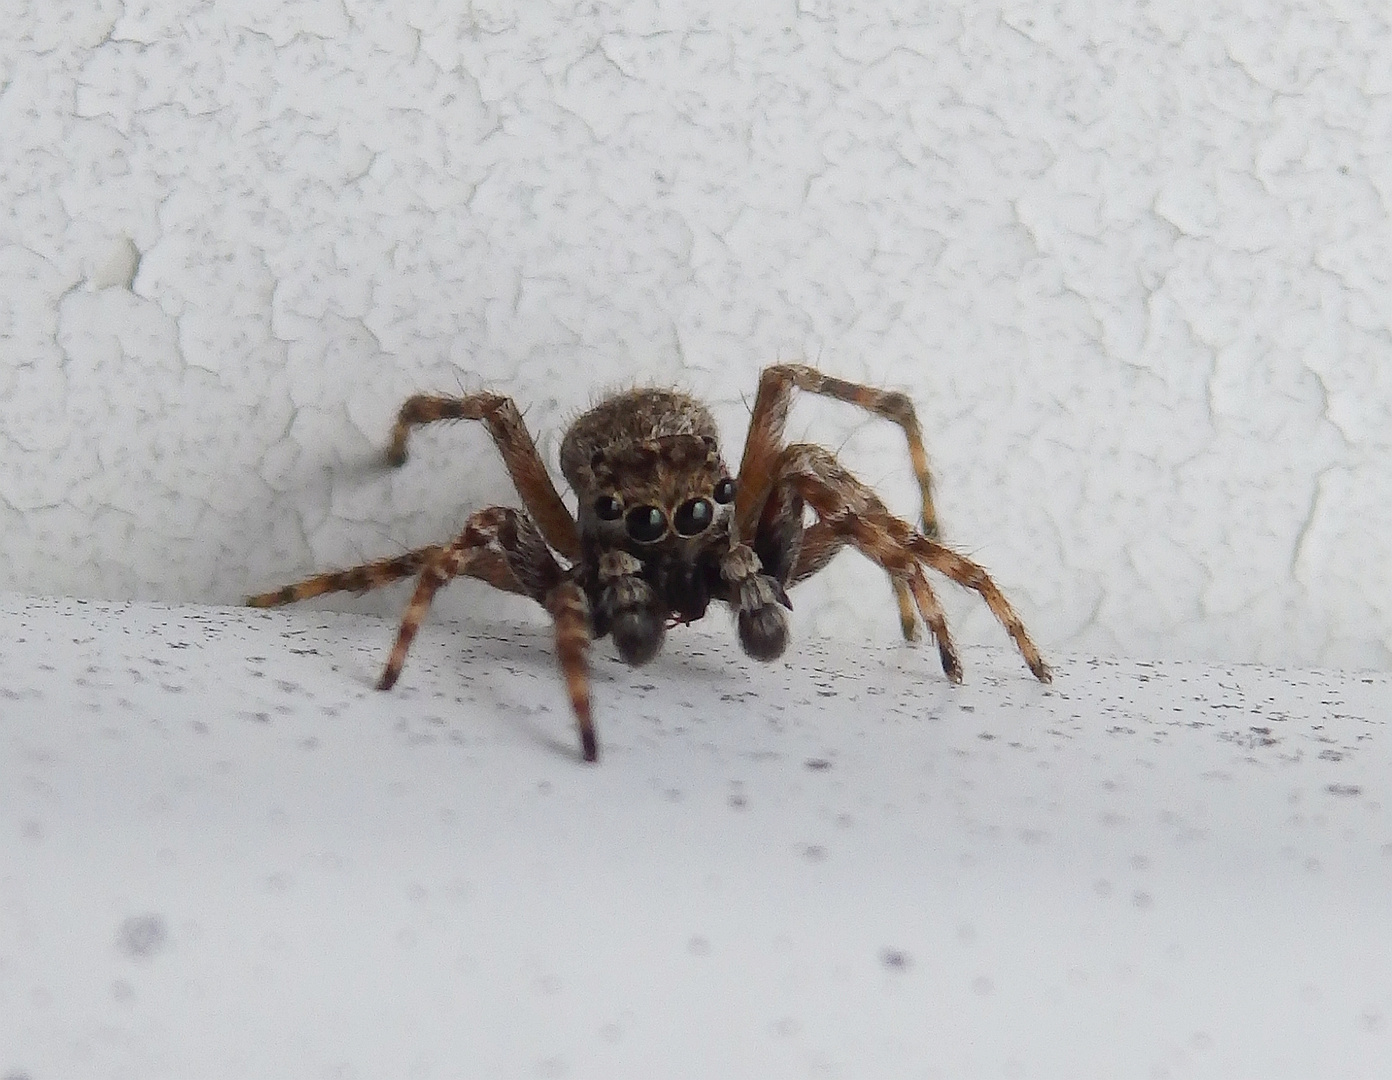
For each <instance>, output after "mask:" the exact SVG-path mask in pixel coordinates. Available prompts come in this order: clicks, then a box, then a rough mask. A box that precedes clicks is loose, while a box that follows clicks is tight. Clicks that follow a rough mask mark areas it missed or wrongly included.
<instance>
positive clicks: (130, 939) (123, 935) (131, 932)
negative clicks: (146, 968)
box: [116, 915, 169, 960]
mask: <svg viewBox="0 0 1392 1080" xmlns="http://www.w3.org/2000/svg"><path fill="white" fill-rule="evenodd" d="M168 937H169V934H168V932H167V931H166V930H165V927H164V918H163V916H160V915H132V916H131V917H130V918H129V919H127V920H126V921H125V922H123V923H122V924H121V927H120V929H119V930H118V931H117V933H116V943H117V945H118V946H119V947H120V949H121V951H122V952H123V953H125V954H126V955H127V956H130V957H134V958H137V959H142V960H143V959H146V958H148V957H151V956H154V955H155V953H157V952H159V951H160V950H161V949H162V948H164V944H165V941H166V940H167V939H168Z"/></svg>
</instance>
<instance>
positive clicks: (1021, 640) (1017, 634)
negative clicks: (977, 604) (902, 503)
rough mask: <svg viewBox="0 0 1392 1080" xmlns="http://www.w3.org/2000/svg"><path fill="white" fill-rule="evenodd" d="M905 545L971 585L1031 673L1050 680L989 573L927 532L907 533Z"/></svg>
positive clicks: (1042, 659) (1045, 665) (941, 570)
mask: <svg viewBox="0 0 1392 1080" xmlns="http://www.w3.org/2000/svg"><path fill="white" fill-rule="evenodd" d="M905 545H906V546H907V547H908V548H909V550H910V551H912V552H913V553H914V555H916V556H917V557H918V558H919V559H921V560H922V561H923V562H926V563H927V564H928V565H929V566H931V567H932V568H933V569H934V570H937V571H938V572H939V573H941V574H945V575H947V576H948V577H950V578H951V579H952V580H953V581H955V582H957V584H959V585H962V586H965V587H966V588H968V589H974V590H975V591H976V592H977V593H978V594H979V595H980V596H981V599H983V600H984V601H986V606H987V607H989V608H990V609H991V614H992V615H994V616H995V617H996V619H997V621H998V622H999V623H1000V624H1001V625H1002V626H1004V627H1005V629H1006V632H1007V633H1009V634H1010V636H1011V637H1012V638H1013V639H1014V640H1015V647H1016V648H1018V649H1019V650H1020V655H1022V656H1023V657H1024V658H1025V663H1026V664H1028V665H1029V669H1030V671H1032V672H1033V673H1034V677H1035V678H1036V679H1038V680H1039V681H1040V682H1052V681H1053V674H1052V672H1050V671H1049V665H1048V664H1046V663H1045V662H1044V658H1043V657H1041V656H1040V655H1039V650H1038V649H1037V648H1035V645H1034V642H1033V641H1031V640H1030V636H1029V632H1028V631H1026V630H1025V624H1024V623H1023V622H1021V621H1020V616H1019V615H1017V614H1015V609H1014V608H1013V607H1011V606H1010V601H1008V600H1007V599H1006V598H1005V594H1004V593H1002V592H1001V591H1000V588H999V587H998V586H997V585H996V583H995V582H994V581H992V580H991V576H990V575H989V574H988V573H986V571H985V569H984V568H983V567H981V566H979V565H977V564H976V563H974V562H972V561H971V560H970V559H968V558H967V557H966V556H965V555H959V554H957V552H955V551H953V550H951V549H950V548H945V547H943V546H942V545H941V544H939V543H938V542H937V541H935V540H930V539H928V537H926V536H921V535H910V536H909V537H908V538H907V539H906V541H905Z"/></svg>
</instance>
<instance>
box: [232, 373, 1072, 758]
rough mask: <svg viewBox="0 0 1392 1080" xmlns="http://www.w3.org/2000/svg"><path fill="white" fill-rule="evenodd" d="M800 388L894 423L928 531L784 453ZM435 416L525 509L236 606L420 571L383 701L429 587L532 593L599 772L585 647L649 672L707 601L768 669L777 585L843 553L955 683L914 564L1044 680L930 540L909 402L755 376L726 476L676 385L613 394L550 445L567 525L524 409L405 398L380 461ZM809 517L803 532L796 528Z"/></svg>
mask: <svg viewBox="0 0 1392 1080" xmlns="http://www.w3.org/2000/svg"><path fill="white" fill-rule="evenodd" d="M794 389H799V390H804V391H809V392H811V393H814V394H822V395H825V396H826V397H831V398H836V399H838V400H840V401H846V402H851V403H853V404H855V405H859V406H860V407H862V408H864V409H867V410H869V411H870V412H872V413H875V414H876V415H878V416H883V417H885V418H886V419H889V420H892V421H894V422H895V423H896V424H898V425H899V426H900V427H901V428H903V429H904V434H905V436H906V437H907V438H908V443H909V454H910V457H911V458H912V460H913V469H914V473H915V475H916V476H917V478H918V483H919V487H920V489H921V490H922V493H923V521H922V528H921V529H915V528H913V527H912V526H911V525H909V524H908V522H906V521H902V520H901V519H899V518H897V517H895V516H894V515H893V514H891V513H890V512H889V511H888V510H887V509H886V508H885V505H884V503H882V502H881V501H880V499H879V497H878V496H877V495H876V494H875V493H874V492H873V491H871V490H870V489H869V488H868V487H866V486H865V485H864V484H862V483H861V482H860V481H859V480H857V479H856V478H855V477H854V476H852V475H851V474H850V473H849V472H847V471H846V470H845V469H844V468H842V466H841V464H840V463H839V462H838V461H837V460H836V458H835V456H834V455H833V454H832V453H831V452H830V451H828V450H825V449H823V448H822V447H820V446H813V445H809V444H806V443H794V444H792V445H787V446H785V445H784V443H783V431H784V428H785V426H786V424H787V419H788V406H789V403H790V401H791V398H792V392H793V390H794ZM436 420H482V421H483V422H484V423H485V424H486V425H487V426H488V430H489V433H490V434H491V435H492V436H493V441H494V442H495V443H496V444H497V447H498V450H499V451H500V452H501V453H502V455H503V461H504V463H505V464H506V465H507V469H508V472H509V473H510V474H511V476H512V481H513V483H514V484H515V485H516V487H517V492H518V494H519V495H521V497H522V502H523V504H524V505H525V506H526V508H527V510H526V512H523V511H521V510H515V509H513V508H511V507H506V506H490V507H488V508H487V509H485V510H479V511H478V512H476V513H474V514H472V515H471V516H470V517H469V520H468V522H467V523H466V525H465V527H464V531H463V532H462V533H460V535H459V537H458V538H457V539H455V540H454V541H453V543H450V544H446V545H443V546H441V545H432V546H430V547H425V548H421V549H420V550H418V551H411V552H407V553H406V554H405V555H398V556H396V557H394V558H389V559H382V560H379V561H377V562H371V563H367V564H365V565H363V566H358V567H354V568H353V569H351V570H340V571H335V572H332V573H327V574H320V575H319V576H317V577H312V578H310V579H309V580H307V581H303V582H301V583H299V584H298V585H287V586H286V587H285V588H283V589H278V590H276V591H275V592H269V593H264V594H262V595H260V596H253V597H251V598H250V599H248V601H247V603H248V604H250V605H252V606H253V607H275V606H277V605H279V604H289V603H292V602H294V601H296V600H306V599H308V598H309V597H312V596H320V595H322V594H323V593H329V592H338V591H343V590H347V591H353V592H365V591H367V590H368V589H375V588H377V587H379V586H382V585H386V584H387V583H389V582H392V581H396V580H398V579H400V578H403V577H407V576H409V575H411V574H419V575H420V577H419V582H418V584H417V585H416V591H415V595H414V596H412V598H411V603H410V605H409V606H408V607H407V608H406V613H405V615H404V616H403V617H402V620H401V628H400V630H399V632H398V633H397V636H396V645H395V646H394V647H393V649H392V652H391V657H390V658H389V659H388V660H387V666H386V669H385V670H384V671H383V672H382V678H381V679H380V680H379V682H378V683H377V686H378V688H379V689H382V690H387V689H390V688H391V686H392V685H393V684H394V683H395V682H396V680H397V677H398V676H399V675H400V674H401V667H402V664H404V663H405V661H406V652H407V650H408V649H409V648H410V647H411V641H412V639H413V638H414V637H415V636H416V631H417V630H418V629H419V628H420V624H421V620H423V619H424V618H425V613H426V611H427V609H428V608H429V607H430V601H431V599H432V598H433V597H434V595H435V591H436V590H437V589H439V588H440V586H442V585H444V584H445V583H446V582H448V581H449V580H450V579H451V578H453V577H457V576H458V575H460V574H464V575H467V576H469V577H475V578H479V579H481V580H483V581H486V582H488V584H490V585H492V586H494V587H495V588H499V589H503V590H506V591H507V592H512V593H520V594H521V595H523V596H529V597H531V598H532V599H533V600H535V601H537V603H539V604H541V605H542V606H544V607H545V608H546V610H547V611H549V612H550V613H551V618H552V619H553V620H554V622H555V630H556V651H557V653H558V654H559V659H560V665H561V671H562V673H563V674H564V675H565V680H566V687H567V689H568V691H569V694H570V702H571V705H572V707H573V708H574V710H575V718H576V722H577V724H578V725H579V728H580V744H581V747H582V749H583V751H584V755H585V760H586V761H594V760H596V758H597V757H598V747H597V744H596V742H595V733H594V724H593V721H592V720H591V718H590V683H589V675H588V673H587V669H586V665H585V651H586V649H587V647H588V646H589V644H590V642H591V641H592V640H593V639H595V638H602V637H604V636H605V635H606V634H611V635H613V638H614V644H615V646H616V647H617V649H618V651H619V655H620V656H621V657H622V658H623V659H624V661H625V662H626V663H629V664H633V665H637V664H643V663H646V662H647V661H649V660H651V659H652V658H653V657H654V656H656V655H657V652H658V650H660V649H661V648H662V641H663V636H664V635H665V633H666V630H667V628H668V627H669V626H672V625H676V624H678V623H686V622H692V621H694V620H696V619H699V618H701V617H702V616H703V615H704V614H705V613H706V607H707V605H708V604H709V603H710V601H712V600H720V601H723V602H724V603H725V604H727V605H728V606H729V607H730V608H732V609H733V610H734V612H735V616H736V622H737V625H738V628H739V640H740V645H741V647H742V648H743V649H744V651H745V652H746V653H748V654H749V655H750V656H753V657H755V658H756V659H759V660H774V659H776V658H777V657H778V656H780V655H781V654H782V652H783V649H784V647H785V646H786V645H787V643H788V621H787V616H786V615H785V614H784V611H783V609H784V608H788V609H791V607H792V605H791V604H790V603H789V602H788V594H787V592H786V591H785V590H786V588H787V587H789V586H792V585H796V584H797V583H798V582H799V581H802V580H803V579H804V578H807V577H810V576H811V575H813V574H815V573H817V571H819V570H821V569H822V568H823V567H825V566H826V565H827V563H829V562H830V561H831V558H832V556H834V555H835V554H836V553H837V552H838V551H840V550H841V548H843V547H844V546H845V545H847V544H850V545H851V546H852V547H855V548H857V549H859V550H860V551H861V552H863V553H864V554H865V555H866V556H868V557H869V558H870V559H871V560H872V561H873V562H875V563H877V564H878V565H879V566H881V567H882V568H883V569H884V570H885V572H886V573H887V574H888V575H889V580H890V584H891V586H892V587H893V589H894V596H895V599H896V600H897V601H898V605H899V621H900V625H901V627H902V629H903V633H904V637H905V638H906V639H908V640H910V641H912V640H914V639H916V638H917V637H918V624H917V618H918V616H920V615H921V616H922V618H923V621H924V622H925V623H927V624H928V629H929V631H930V632H931V633H932V635H933V637H934V638H936V639H937V643H938V654H939V656H940V657H941V658H942V666H943V671H944V672H945V673H946V674H947V677H948V678H949V679H951V680H952V681H953V682H960V681H961V679H962V666H961V662H960V661H959V660H958V658H957V650H956V648H955V647H954V646H953V644H952V639H951V637H950V636H949V634H948V630H947V621H946V619H945V618H944V616H943V610H942V608H941V606H939V604H938V600H937V597H936V596H934V595H933V590H932V588H931V587H930V586H929V584H928V578H927V576H926V575H925V574H924V572H923V567H924V566H929V567H932V568H933V569H934V570H937V571H939V572H940V573H943V574H946V575H947V576H948V577H950V578H951V579H952V580H953V581H956V582H957V583H958V584H961V585H964V586H966V587H967V588H970V589H975V590H976V591H977V592H978V593H980V594H981V598H982V599H983V600H985V601H986V604H987V606H988V607H989V608H990V609H991V612H992V614H994V615H995V617H996V618H997V619H999V620H1000V622H1001V623H1002V624H1003V625H1004V626H1005V628H1006V630H1007V631H1009V633H1010V636H1011V637H1012V638H1014V639H1015V644H1016V645H1017V646H1018V647H1019V649H1020V652H1021V654H1023V656H1024V658H1025V663H1027V664H1028V665H1029V669H1030V671H1032V672H1033V673H1034V675H1035V677H1036V678H1037V679H1039V680H1040V681H1041V682H1048V681H1049V680H1050V674H1049V668H1048V667H1047V665H1045V663H1044V661H1043V660H1042V659H1041V658H1040V655H1039V650H1038V649H1036V648H1035V646H1034V642H1032V641H1031V640H1030V638H1029V634H1027V633H1026V632H1025V628H1024V625H1023V624H1022V623H1021V622H1020V619H1019V617H1018V616H1017V615H1016V614H1015V612H1014V610H1013V609H1012V608H1011V607H1010V604H1009V603H1008V602H1007V601H1006V599H1005V597H1004V596H1003V595H1002V594H1001V591H1000V590H999V589H998V588H997V587H996V585H995V583H994V582H993V581H992V580H991V579H990V577H988V576H987V574H986V571H985V570H983V569H982V568H981V567H980V566H978V565H976V563H974V562H972V561H971V560H970V559H967V558H965V557H964V556H961V555H958V554H957V553H956V552H954V551H951V550H949V549H948V548H945V547H943V546H942V545H941V544H940V543H938V525H937V518H936V515H935V513H934V511H933V499H932V491H931V484H930V481H929V475H928V455H927V453H926V452H925V451H924V449H923V436H922V433H921V431H920V429H919V426H918V419H917V417H916V416H915V414H914V409H913V405H912V404H911V403H910V401H909V399H908V398H907V397H905V396H904V395H903V394H897V393H890V392H887V391H883V390H875V389H872V388H870V387H866V386H859V385H857V384H855V383H849V382H844V381H842V380H841V379H834V378H831V377H829V376H827V375H823V374H822V373H821V372H819V371H816V370H815V369H813V368H810V367H803V366H801V365H793V364H780V365H778V366H776V367H770V368H766V369H765V370H764V372H763V374H762V375H761V377H760V379H759V392H758V396H757V397H756V398H755V400H754V412H753V415H752V417H751V418H750V423H749V434H748V436H747V438H746V440H745V444H744V457H743V459H742V460H741V462H740V471H739V475H738V476H737V477H735V476H732V475H731V473H730V470H729V468H728V467H727V466H726V465H725V462H724V461H723V460H722V459H721V457H720V447H719V444H718V443H717V441H716V429H715V421H714V420H713V419H712V417H711V414H710V412H709V411H708V410H707V409H706V407H705V406H704V405H702V404H700V403H699V402H697V401H696V400H694V399H693V398H691V397H688V396H687V395H685V394H681V393H678V392H676V391H674V390H630V391H626V392H624V393H620V394H615V395H613V396H612V397H609V398H606V399H605V400H603V401H601V402H600V403H599V404H598V405H596V406H595V407H594V408H592V409H590V410H589V412H587V413H585V414H584V415H582V416H581V417H580V418H579V419H578V420H576V421H575V423H574V424H573V425H571V428H570V430H569V431H568V432H567V433H566V436H565V438H564V440H563V441H562V442H561V472H562V473H563V474H564V475H565V478H566V480H567V481H568V482H569V484H570V486H571V488H572V489H574V491H575V493H576V495H577V496H578V498H579V516H578V520H577V519H576V518H574V517H572V516H571V514H570V511H569V510H567V509H566V506H565V504H564V503H563V502H562V501H561V497H560V495H559V494H558V493H557V491H556V487H555V484H553V483H552V481H551V478H550V476H549V475H548V474H547V471H546V466H545V465H544V464H542V461H541V457H540V455H538V453H537V450H536V446H535V444H534V443H533V442H532V439H531V436H530V435H529V434H528V433H527V429H526V427H525V426H524V424H523V423H522V416H521V414H520V413H519V412H518V411H517V406H516V405H514V404H513V402H512V400H511V399H510V398H505V397H500V396H499V395H497V394H487V393H483V394H470V395H468V396H467V397H462V398H456V397H434V396H427V395H420V396H417V397H413V398H411V399H410V400H408V401H407V402H406V404H404V405H403V406H402V407H401V412H400V413H399V415H398V416H397V419H396V426H395V427H394V428H393V430H392V440H391V446H390V448H389V449H388V451H387V460H388V462H389V463H390V464H392V465H401V464H402V463H403V462H405V460H406V440H407V437H408V436H409V434H410V432H411V429H412V428H413V427H415V426H417V425H419V424H428V423H432V422H433V421H436ZM808 507H810V508H811V510H812V511H813V514H814V518H815V520H813V521H812V522H811V524H805V523H804V516H803V514H804V509H805V508H808ZM555 552H559V553H560V555H561V556H562V557H563V558H564V559H565V560H567V562H568V563H569V565H568V566H567V565H563V564H562V563H561V562H559V561H557V559H556V555H555V554H554V553H555Z"/></svg>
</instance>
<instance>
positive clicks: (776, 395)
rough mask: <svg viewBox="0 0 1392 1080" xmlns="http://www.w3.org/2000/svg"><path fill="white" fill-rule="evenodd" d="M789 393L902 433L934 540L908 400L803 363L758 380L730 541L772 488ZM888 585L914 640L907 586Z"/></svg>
mask: <svg viewBox="0 0 1392 1080" xmlns="http://www.w3.org/2000/svg"><path fill="white" fill-rule="evenodd" d="M794 390H803V391H805V392H807V393H812V394H819V395H821V396H823V397H829V398H833V399H835V400H837V401H844V402H847V403H848V404H851V405H857V406H859V407H860V408H862V409H865V410H866V411H867V412H871V413H874V414H875V415H877V416H881V417H884V418H885V419H887V420H891V421H893V422H894V423H896V424H898V425H899V427H900V428H902V429H903V431H904V437H905V439H906V440H907V442H908V445H909V458H910V461H911V462H912V464H913V471H914V477H915V478H916V479H917V480H918V486H919V490H920V493H921V495H922V499H923V506H922V519H923V523H922V524H923V532H924V534H925V535H927V536H932V537H936V536H937V535H938V519H937V511H936V510H935V509H934V508H933V480H932V474H931V472H930V470H929V466H928V451H927V450H926V449H925V448H924V445H923V431H922V428H921V427H920V426H919V423H918V414H917V413H916V412H915V411H914V406H913V402H912V401H910V400H909V398H908V396H907V395H905V394H901V393H898V392H896V391H892V390H880V389H877V388H876V387H872V386H864V385H862V384H860V383H852V382H847V381H845V380H844V379H837V378H833V377H831V376H829V375H824V374H822V373H821V372H820V371H818V370H817V369H816V368H812V367H808V366H806V365H803V364H775V365H774V366H772V367H768V368H765V369H764V371H763V373H762V374H761V375H760V376H759V390H758V393H757V395H756V396H755V398H754V409H753V413H752V414H751V416H750V418H749V433H748V435H747V436H746V438H745V444H744V454H743V456H742V458H741V459H740V474H739V490H738V492H737V494H736V497H735V533H736V539H742V538H745V537H747V536H750V535H751V534H752V530H753V529H755V528H756V522H757V520H758V518H759V516H760V514H761V513H762V512H763V508H764V502H765V500H766V499H767V498H768V495H769V492H770V491H771V489H772V487H773V483H774V476H775V473H776V470H777V467H778V465H777V463H778V456H779V454H780V453H782V450H783V438H784V434H785V430H786V428H787V423H788V409H789V408H790V406H791V404H792V396H793V391H794ZM890 583H891V587H892V588H893V589H894V599H895V601H896V603H897V604H898V606H899V627H900V630H901V631H902V633H903V635H904V639H905V640H906V641H914V640H916V639H917V637H918V622H917V620H916V619H915V618H914V606H915V601H914V599H913V597H912V596H911V590H910V587H909V586H908V584H907V583H906V582H905V581H904V580H903V579H901V578H896V577H893V575H891V582H890Z"/></svg>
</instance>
